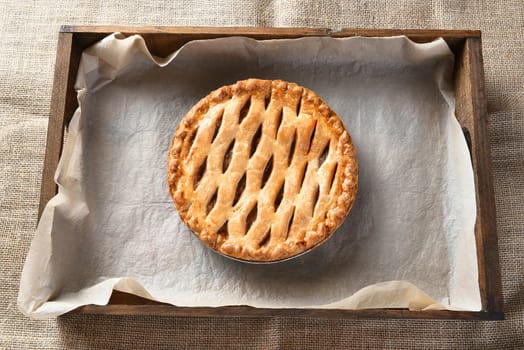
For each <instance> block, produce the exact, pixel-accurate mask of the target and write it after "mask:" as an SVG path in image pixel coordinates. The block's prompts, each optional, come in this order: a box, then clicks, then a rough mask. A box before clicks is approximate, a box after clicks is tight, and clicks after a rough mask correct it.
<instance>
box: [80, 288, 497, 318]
mask: <svg viewBox="0 0 524 350" xmlns="http://www.w3.org/2000/svg"><path fill="white" fill-rule="evenodd" d="M74 312H77V313H87V314H107V315H154V316H183V317H238V318H243V317H292V318H306V317H314V318H326V319H358V318H411V319H466V320H501V319H503V314H502V313H491V312H488V311H480V312H470V311H448V310H427V311H410V310H407V309H362V310H340V309H265V308H255V307H250V306H223V307H177V306H172V305H167V304H160V303H156V302H154V301H151V300H146V299H142V298H140V297H137V296H134V295H131V294H127V293H122V292H114V293H113V297H112V303H111V304H110V305H104V306H96V305H86V306H82V307H80V308H78V309H76V310H75V311H74Z"/></svg>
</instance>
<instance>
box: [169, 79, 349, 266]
mask: <svg viewBox="0 0 524 350" xmlns="http://www.w3.org/2000/svg"><path fill="white" fill-rule="evenodd" d="M168 185H169V191H170V193H171V197H172V198H173V201H174V203H175V206H176V208H177V210H178V212H179V214H180V217H181V218H182V220H183V221H184V222H185V223H186V224H187V225H188V226H189V227H190V228H191V229H192V230H193V231H194V232H195V233H196V234H197V235H198V236H199V237H200V239H201V240H202V241H203V242H205V243H206V244H208V245H209V246H210V247H212V248H213V249H215V250H217V251H219V252H221V253H223V254H226V255H228V256H231V257H234V258H238V259H243V260H250V261H276V260H282V259H286V258H289V257H292V256H295V255H297V254H300V253H302V252H304V251H306V250H309V249H311V248H313V247H315V246H317V245H319V244H320V243H322V242H324V241H325V240H326V239H327V238H328V237H330V236H331V234H332V233H333V232H334V231H335V230H336V229H337V228H338V227H339V226H340V225H341V224H342V222H343V221H344V219H345V217H346V215H347V214H348V212H349V210H350V209H351V206H352V205H353V202H354V200H355V195H356V192H357V188H358V166H357V157H356V153H355V148H354V147H353V144H352V142H351V137H350V136H349V133H348V132H347V131H346V129H345V128H344V125H343V123H342V121H341V120H340V118H339V117H338V116H337V114H336V113H335V112H333V111H332V110H331V109H330V108H329V107H328V106H327V105H326V104H325V103H324V102H323V101H322V100H321V99H320V98H319V97H318V95H317V94H316V93H314V92H313V91H311V90H309V89H306V88H303V87H301V86H298V85H296V84H294V83H288V82H284V81H280V80H275V81H270V80H259V79H248V80H243V81H239V82H237V83H236V84H234V85H228V86H224V87H221V88H219V89H218V90H215V91H213V92H212V93H210V94H209V95H208V96H206V97H204V98H203V99H202V100H200V101H199V102H198V103H197V104H196V105H195V106H194V107H193V108H192V109H191V110H190V111H189V112H188V113H187V114H186V116H185V117H184V118H183V119H182V121H181V122H180V124H179V125H178V128H177V130H176V132H175V135H174V137H173V140H172V142H171V147H170V149H169V155H168Z"/></svg>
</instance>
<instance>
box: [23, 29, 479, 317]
mask: <svg viewBox="0 0 524 350" xmlns="http://www.w3.org/2000/svg"><path fill="white" fill-rule="evenodd" d="M452 69H453V55H452V53H451V52H450V50H449V48H448V46H447V45H446V43H445V42H444V41H443V40H436V41H434V42H432V43H427V44H415V43H413V42H411V41H410V40H408V39H406V38H405V37H394V38H346V39H333V38H303V39H296V40H272V41H255V40H251V39H247V38H241V37H235V38H222V39H216V40H206V41H193V42H190V43H188V44H186V45H185V46H184V47H182V48H181V49H180V50H179V51H177V52H176V53H173V54H172V55H171V56H170V57H168V58H165V59H160V58H157V57H153V56H152V55H151V54H150V53H149V52H148V50H147V47H146V45H145V43H144V41H143V39H142V38H141V37H139V36H132V37H128V38H124V37H123V36H122V35H120V34H115V35H111V36H109V37H107V38H105V39H104V40H102V41H101V42H99V43H97V44H96V45H94V46H93V47H91V48H89V49H87V50H86V51H85V52H84V53H83V55H82V60H81V65H80V69H79V72H78V78H77V83H76V88H77V90H78V100H79V105H80V107H79V109H78V110H77V111H76V113H75V115H74V117H73V119H72V121H71V123H70V126H69V135H68V139H67V143H66V145H65V147H64V151H63V154H62V158H61V160H60V164H59V167H58V170H57V172H56V177H55V178H56V182H57V183H58V185H59V193H58V195H57V196H55V197H54V198H53V199H52V200H51V201H50V202H49V203H48V205H47V207H46V208H45V211H44V213H43V215H42V218H41V220H40V223H39V225H38V228H37V231H36V235H35V238H34V240H33V242H32V245H31V248H30V251H29V254H28V257H27V261H26V264H25V266H24V270H23V274H22V280H21V285H20V293H19V300H18V302H19V307H20V309H21V310H22V312H24V313H25V314H26V315H28V316H31V317H34V318H48V317H54V316H57V315H60V314H63V313H65V312H67V311H69V310H72V309H74V308H77V307H78V306H81V305H85V304H98V305H103V304H106V303H107V302H108V300H109V297H110V295H111V292H112V290H113V289H116V290H120V291H124V292H129V293H134V294H137V295H140V296H143V297H146V298H150V299H155V300H158V301H162V302H167V303H172V304H175V305H179V306H221V305H251V306H255V307H269V308H296V307H300V308H312V307H313V308H317V307H318V308H381V307H395V308H398V307H407V308H410V309H415V310H421V309H435V308H437V309H439V308H448V309H465V310H479V309H480V307H481V302H480V293H479V287H478V281H477V274H478V272H477V262H476V249H475V240H474V234H473V229H474V223H475V217H476V212H475V192H474V185H473V171H472V166H471V163H470V156H469V152H468V149H467V146H466V142H465V140H464V137H463V134H462V132H461V128H460V126H459V124H458V122H457V120H456V119H455V117H454V104H455V100H454V97H453V90H452V85H451V76H452ZM250 77H258V78H267V79H283V80H287V81H294V82H297V83H298V84H300V85H303V86H306V87H308V88H310V89H312V90H314V91H316V92H317V93H318V94H319V95H320V96H321V97H322V98H323V99H324V100H325V101H326V102H327V103H328V104H329V105H330V106H331V107H332V109H334V110H335V111H336V112H337V113H338V114H339V115H340V116H341V118H342V119H343V120H344V123H345V125H346V127H347V129H348V130H349V132H350V133H351V135H352V137H353V141H354V143H355V145H356V149H357V152H358V158H359V170H360V174H359V193H358V196H357V201H356V203H355V205H354V207H353V210H352V211H351V213H350V214H349V216H348V218H347V220H346V222H345V223H344V224H343V226H342V227H341V228H340V229H339V230H338V231H337V232H336V233H335V234H334V235H333V237H332V238H331V239H330V240H329V241H328V242H327V243H326V244H324V245H323V246H321V247H320V248H318V249H317V250H314V251H313V252H311V253H308V254H306V255H304V256H302V257H300V258H297V259H295V260H291V261H288V262H284V263H278V264H272V265H250V264H243V263H240V262H236V261H232V260H230V259H227V258H225V257H222V256H220V255H218V254H216V253H215V252H213V251H211V250H210V249H208V248H206V247H205V246H204V245H203V244H201V243H200V241H199V240H198V239H197V238H196V237H195V236H193V235H192V234H191V233H190V231H189V229H188V228H186V227H185V226H184V224H183V223H182V222H181V221H180V219H179V217H178V214H177V212H176V209H175V206H174V205H173V203H172V201H171V198H170V197H169V193H168V189H167V184H166V162H167V150H168V147H169V144H170V140H171V137H172V135H173V133H174V131H175V128H176V126H177V124H178V122H179V121H180V119H181V118H182V117H183V115H184V114H185V113H186V112H187V111H188V110H189V108H190V107H191V106H192V105H193V104H194V103H196V102H197V101H198V100H199V99H200V98H201V97H203V96H205V95H206V94H207V93H208V92H209V91H211V90H213V89H216V88H218V87H220V86H222V85H225V84H231V83H234V82H235V81H237V80H240V79H245V78H250Z"/></svg>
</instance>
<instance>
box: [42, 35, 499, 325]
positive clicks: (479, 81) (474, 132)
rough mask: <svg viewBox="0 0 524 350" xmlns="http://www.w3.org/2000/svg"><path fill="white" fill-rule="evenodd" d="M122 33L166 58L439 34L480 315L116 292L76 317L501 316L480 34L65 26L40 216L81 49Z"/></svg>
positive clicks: (50, 189)
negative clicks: (226, 47) (171, 299)
mask: <svg viewBox="0 0 524 350" xmlns="http://www.w3.org/2000/svg"><path fill="white" fill-rule="evenodd" d="M113 32H121V33H123V34H125V35H131V34H140V35H142V36H143V37H144V39H145V40H146V42H147V44H148V47H149V49H150V50H151V52H152V53H153V54H155V55H157V56H162V57H164V56H167V55H168V54H170V53H171V52H173V51H175V50H176V49H178V48H180V47H181V46H182V45H183V44H185V43H186V42H188V41H191V40H196V39H210V38H218V37H225V36H239V35H240V36H246V37H251V38H255V39H260V40H263V39H283V38H298V37H306V36H332V37H350V36H375V37H383V36H395V35H406V36H407V37H409V38H410V39H412V40H413V41H416V42H428V41H431V40H433V39H436V38H438V37H442V38H443V39H444V40H446V42H447V43H448V44H449V46H450V47H451V49H452V50H453V52H454V54H455V59H456V61H455V72H454V82H455V95H456V116H457V118H458V121H459V123H460V124H461V126H462V128H463V131H464V135H465V137H466V141H467V143H468V146H469V148H470V151H471V158H472V163H473V170H474V176H475V189H476V199H477V221H476V225H475V236H476V243H477V254H478V267H479V287H480V293H481V300H482V310H481V311H479V312H469V311H409V310H406V309H368V310H331V309H329V310H328V309H325V310H323V309H261V308H253V307H248V306H227V307H217V308H211V307H196V308H194V307H175V306H171V305H167V304H160V303H157V302H153V301H150V300H146V299H142V298H139V297H136V296H133V295H130V294H126V293H121V292H114V293H113V295H112V297H111V300H110V303H109V305H107V306H94V305H88V306H84V307H81V308H79V309H77V310H76V312H81V313H97V314H126V315H127V314H133V315H176V316H220V317H274V316H283V317H323V318H369V317H390V318H425V319H483V320H496V319H503V318H504V313H503V299H502V287H501V280H500V267H499V258H498V249H497V230H496V220H495V218H496V215H495V199H494V194H493V180H492V170H491V155H490V146H489V140H488V134H487V132H488V129H487V121H488V117H487V107H486V96H485V92H484V76H483V74H484V73H483V62H482V48H481V33H480V32H479V31H466V30H458V31H452V30H375V29H373V30H368V29H345V30H341V31H331V30H329V29H312V28H233V27H220V28H218V27H217V28H210V27H121V26H62V27H61V29H60V33H59V38H58V48H57V57H56V66H55V76H54V85H53V94H52V101H51V109H50V118H49V127H48V133H47V149H46V155H45V164H44V172H43V178H42V188H41V196H40V213H41V212H42V210H43V208H44V206H45V205H46V203H47V202H48V201H49V199H50V198H51V197H53V196H54V195H55V193H56V192H57V186H56V184H55V183H54V180H53V176H54V173H55V170H56V167H57V164H58V160H59V157H60V154H61V151H62V144H63V139H64V130H65V128H66V127H67V125H68V123H69V120H70V118H71V117H72V115H73V112H74V110H75V109H76V107H77V101H76V92H75V91H74V87H73V85H74V82H75V78H76V73H77V70H78V65H79V61H80V56H81V53H82V51H83V50H84V49H85V48H87V47H88V46H90V45H92V44H94V43H95V42H97V41H98V40H100V39H102V38H103V37H105V36H106V35H109V34H111V33H113Z"/></svg>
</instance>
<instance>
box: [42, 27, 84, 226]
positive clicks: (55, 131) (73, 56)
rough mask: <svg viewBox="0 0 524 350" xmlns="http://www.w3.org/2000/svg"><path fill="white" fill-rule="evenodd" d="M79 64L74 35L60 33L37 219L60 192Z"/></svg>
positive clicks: (74, 105)
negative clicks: (60, 167)
mask: <svg viewBox="0 0 524 350" xmlns="http://www.w3.org/2000/svg"><path fill="white" fill-rule="evenodd" d="M79 61H80V51H79V50H78V47H77V45H76V44H75V43H74V42H73V35H72V34H69V33H59V34H58V45H57V50H56V61H55V73H54V80H53V92H52V96H51V106H50V111H49V123H48V126H47V145H46V153H45V158H44V170H43V175H42V183H41V188H40V205H39V209H38V218H40V216H41V215H42V211H43V210H44V207H45V205H46V204H47V202H48V201H49V200H50V199H51V198H52V197H53V196H54V195H55V194H56V192H57V185H56V183H55V181H54V175H55V172H56V168H57V166H58V161H59V159H60V155H61V153H62V143H63V140H64V129H65V126H66V124H67V123H68V122H69V119H70V117H71V115H72V114H73V111H74V109H75V108H76V105H77V103H76V94H75V91H74V89H73V85H74V81H75V78H76V72H77V70H78V62H79Z"/></svg>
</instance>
